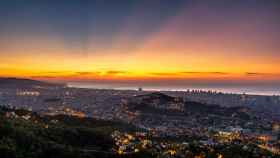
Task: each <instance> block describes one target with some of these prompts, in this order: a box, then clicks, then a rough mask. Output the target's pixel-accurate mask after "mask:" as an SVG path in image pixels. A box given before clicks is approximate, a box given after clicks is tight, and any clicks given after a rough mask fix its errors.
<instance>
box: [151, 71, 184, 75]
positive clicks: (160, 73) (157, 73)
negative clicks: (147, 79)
mask: <svg viewBox="0 0 280 158" xmlns="http://www.w3.org/2000/svg"><path fill="white" fill-rule="evenodd" d="M149 74H150V75H154V76H173V75H179V74H180V73H165V72H152V73H149Z"/></svg>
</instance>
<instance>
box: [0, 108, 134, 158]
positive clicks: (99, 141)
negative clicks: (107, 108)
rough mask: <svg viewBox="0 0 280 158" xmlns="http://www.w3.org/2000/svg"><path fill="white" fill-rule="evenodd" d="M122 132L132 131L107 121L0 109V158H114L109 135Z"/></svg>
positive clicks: (119, 124) (127, 127) (111, 140)
mask: <svg viewBox="0 0 280 158" xmlns="http://www.w3.org/2000/svg"><path fill="white" fill-rule="evenodd" d="M124 128H125V129H126V130H130V129H131V130H133V129H134V128H133V127H130V126H129V125H124V124H121V123H115V122H109V121H99V120H93V119H87V118H85V119H81V118H75V117H67V116H53V117H47V116H46V117H41V116H39V115H37V114H35V113H31V112H29V111H26V110H11V109H7V108H4V107H1V109H0V157H1V158H33V157H34V158H79V157H90V158H94V157H97V158H103V157H104V158H105V157H115V155H116V154H115V153H114V152H113V151H112V147H113V144H114V143H113V139H112V138H111V136H110V134H111V133H112V132H113V131H114V130H120V131H122V130H124Z"/></svg>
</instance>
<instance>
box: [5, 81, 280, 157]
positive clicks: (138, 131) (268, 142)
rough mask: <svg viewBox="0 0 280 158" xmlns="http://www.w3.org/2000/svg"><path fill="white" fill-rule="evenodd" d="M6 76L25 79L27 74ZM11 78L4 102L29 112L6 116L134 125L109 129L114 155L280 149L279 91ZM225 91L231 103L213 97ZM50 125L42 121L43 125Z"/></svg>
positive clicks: (271, 152) (274, 151) (276, 153)
mask: <svg viewBox="0 0 280 158" xmlns="http://www.w3.org/2000/svg"><path fill="white" fill-rule="evenodd" d="M6 80H14V82H17V83H21V82H22V83H24V82H23V81H24V80H25V79H9V78H8V79H6ZM29 81H31V83H33V82H32V80H29ZM2 82H4V81H2ZM13 84H14V83H13ZM13 84H11V86H10V87H9V84H4V86H3V84H2V86H0V92H1V93H0V94H1V95H0V103H1V105H2V107H6V108H10V109H15V110H20V109H23V110H26V111H29V112H28V114H20V115H17V114H16V113H15V112H6V114H5V117H6V118H8V119H18V118H20V119H23V120H26V121H28V120H32V115H31V114H32V112H35V113H38V114H39V115H40V116H41V117H57V116H69V117H74V118H80V119H87V118H93V119H96V120H104V121H117V122H121V123H124V124H129V125H131V126H133V127H134V128H135V129H134V130H128V129H127V130H114V131H112V133H110V134H109V136H108V137H112V140H113V141H115V143H114V144H112V145H113V146H112V149H110V150H109V151H106V152H111V153H115V154H116V155H131V154H135V153H141V152H143V151H145V152H147V153H150V154H152V155H159V156H160V157H184V156H186V155H189V157H191V155H193V156H195V154H199V155H197V156H200V157H205V156H206V155H209V154H210V153H211V154H214V155H216V156H217V157H224V156H223V154H226V152H225V151H223V150H221V149H223V148H224V147H232V148H237V149H238V150H241V151H244V152H245V153H247V154H249V153H250V154H254V156H255V157H260V156H262V155H263V156H273V155H274V157H277V156H279V154H280V150H279V149H280V141H279V138H280V119H279V115H277V112H275V113H271V111H273V108H274V107H275V106H276V107H277V105H278V106H279V105H280V104H279V103H280V102H279V96H257V95H246V94H240V95H238V94H223V93H219V92H204V91H196V90H194V91H190V90H186V91H176V92H175V91H162V92H159V91H145V90H143V89H139V90H109V89H108V90H102V89H83V88H71V87H68V86H67V85H56V84H53V85H52V84H50V85H43V84H42V85H41V83H39V84H37V83H36V82H35V81H34V84H35V85H34V84H30V86H28V85H26V84H24V86H23V87H22V88H21V87H20V86H19V85H18V86H17V87H16V88H15V87H13ZM0 85H1V84H0ZM8 87H9V88H8ZM221 95H222V96H225V97H222V98H223V100H218V99H216V100H217V102H221V101H223V102H221V103H224V105H227V106H223V104H217V103H213V98H215V97H217V96H221ZM232 98H234V99H232ZM252 100H254V101H256V100H263V101H267V102H260V101H258V103H263V105H266V106H270V105H271V104H272V103H274V104H272V107H270V108H266V111H264V110H263V109H259V107H260V105H261V104H260V105H258V104H256V103H254V102H253V103H254V104H252V102H251V101H252ZM232 101H234V102H232ZM276 110H278V109H277V108H276V109H274V111H276ZM267 113H270V115H267ZM278 114H279V113H278ZM33 121H34V120H33ZM57 122H58V120H57V119H53V120H51V121H50V123H51V124H53V123H54V124H55V123H57ZM48 126H49V125H48V124H45V125H44V127H45V128H48ZM198 147H199V150H198V149H197V150H198V151H196V152H195V153H193V152H194V151H192V150H191V148H198ZM237 149H236V150H237ZM219 150H221V151H219ZM232 150H233V149H232ZM222 151H223V152H222ZM219 152H221V153H219ZM187 157H188V156H187ZM226 157H227V156H226Z"/></svg>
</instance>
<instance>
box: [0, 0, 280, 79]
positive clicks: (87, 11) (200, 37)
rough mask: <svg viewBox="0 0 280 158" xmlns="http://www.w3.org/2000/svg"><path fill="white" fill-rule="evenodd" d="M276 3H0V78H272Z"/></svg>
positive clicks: (276, 67)
mask: <svg viewBox="0 0 280 158" xmlns="http://www.w3.org/2000/svg"><path fill="white" fill-rule="evenodd" d="M279 17H280V1H279V0H211V1H205V0H134V1H132V0H60V1H57V0H1V1H0V76H2V77H27V78H34V79H42V80H54V81H106V82H115V81H118V82H132V81H147V82H152V81H157V82H162V83H165V84H169V83H171V82H188V83H192V82H197V83H201V82H206V83H210V82H211V83H225V84H227V83H232V82H238V83H252V82H254V83H272V82H275V83H280V43H279V41H280V30H279V29H280V18H279Z"/></svg>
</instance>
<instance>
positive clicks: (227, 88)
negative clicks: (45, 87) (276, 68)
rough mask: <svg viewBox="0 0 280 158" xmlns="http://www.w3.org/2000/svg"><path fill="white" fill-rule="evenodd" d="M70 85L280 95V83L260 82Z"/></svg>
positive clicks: (77, 86) (116, 88)
mask: <svg viewBox="0 0 280 158" xmlns="http://www.w3.org/2000/svg"><path fill="white" fill-rule="evenodd" d="M67 84H68V86H69V87H76V88H89V89H114V90H139V89H140V88H141V90H145V91H188V90H202V91H215V92H222V93H230V94H250V95H267V96H273V95H276V96H280V85H278V84H271V85H270V84H265V85H264V84H260V85H246V84H241V85H238V84H235V85H232V84H229V85H226V84H223V85H211V84H209V85H207V84H203V85H197V84H196V85H172V84H168V85H151V84H147V85H145V84H141V85H134V84H124V83H122V84H115V83H114V84H111V83H106V84H104V83H89V82H68V83H67Z"/></svg>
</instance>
